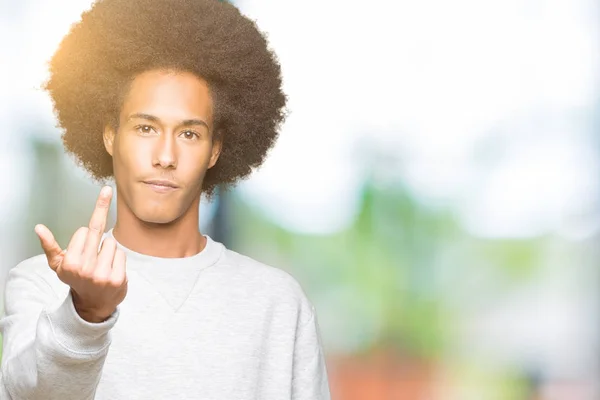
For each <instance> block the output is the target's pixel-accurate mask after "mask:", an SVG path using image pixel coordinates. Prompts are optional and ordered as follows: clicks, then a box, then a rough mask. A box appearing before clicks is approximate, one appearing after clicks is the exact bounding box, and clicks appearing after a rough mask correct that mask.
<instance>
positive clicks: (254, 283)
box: [223, 249, 314, 320]
mask: <svg viewBox="0 0 600 400" xmlns="http://www.w3.org/2000/svg"><path fill="white" fill-rule="evenodd" d="M223 261H224V262H225V265H227V266H229V268H231V272H232V274H231V275H230V278H231V279H234V280H236V281H237V283H238V285H239V287H242V288H244V290H245V291H249V292H250V293H251V294H252V296H253V298H254V299H257V300H258V299H265V300H267V301H268V302H269V303H275V304H277V305H278V306H279V307H283V308H288V307H289V308H292V309H294V310H295V311H296V312H298V313H299V314H300V315H299V318H300V320H308V319H310V318H311V317H312V315H313V312H314V308H313V305H312V303H311V301H310V300H309V298H308V296H307V295H306V292H305V290H304V288H303V287H302V285H301V284H300V282H299V281H298V280H297V279H296V278H295V277H294V276H293V275H292V274H291V273H289V272H287V271H285V270H283V269H281V268H278V267H275V266H271V265H268V264H265V263H263V262H260V261H257V260H255V259H253V258H251V257H248V256H245V255H243V254H240V253H237V252H235V251H233V250H229V249H225V250H224V253H223Z"/></svg>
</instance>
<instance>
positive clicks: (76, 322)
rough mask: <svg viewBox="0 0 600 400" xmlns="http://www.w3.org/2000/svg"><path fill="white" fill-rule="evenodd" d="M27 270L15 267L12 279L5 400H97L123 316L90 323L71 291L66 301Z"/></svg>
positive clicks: (4, 322)
mask: <svg viewBox="0 0 600 400" xmlns="http://www.w3.org/2000/svg"><path fill="white" fill-rule="evenodd" d="M26 267H27V265H20V266H17V267H15V268H13V269H12V270H11V271H10V272H9V274H8V278H7V281H6V290H5V300H4V303H5V307H4V308H5V313H4V316H3V318H2V319H1V320H0V332H1V333H2V336H3V356H2V367H1V372H0V399H2V400H4V399H7V400H25V399H27V400H41V399H44V400H54V399H56V400H75V399H77V400H88V399H93V398H94V394H95V392H96V387H97V385H98V382H99V380H100V376H101V374H102V367H103V365H104V361H105V359H106V355H107V353H108V348H109V345H110V329H111V328H112V327H113V326H114V324H115V322H116V320H117V319H118V314H119V312H118V311H116V312H115V313H114V314H113V315H112V316H111V317H110V318H109V319H108V320H107V321H105V322H103V323H100V324H92V323H88V322H87V321H85V320H83V319H82V318H81V317H79V315H78V314H77V312H76V311H75V307H74V306H73V300H72V297H71V295H70V292H69V294H67V295H66V297H65V298H64V299H62V301H61V298H59V297H58V296H57V294H56V293H55V291H54V290H52V288H51V287H50V285H49V284H48V283H47V282H46V281H45V280H44V279H43V278H42V277H41V276H40V275H39V274H38V273H36V272H35V270H34V269H33V268H26Z"/></svg>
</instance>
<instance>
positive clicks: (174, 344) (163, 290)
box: [0, 0, 329, 400]
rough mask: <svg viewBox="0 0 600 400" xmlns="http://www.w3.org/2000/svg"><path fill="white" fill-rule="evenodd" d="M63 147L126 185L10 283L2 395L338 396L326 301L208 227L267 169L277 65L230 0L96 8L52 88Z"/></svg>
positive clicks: (281, 103)
mask: <svg viewBox="0 0 600 400" xmlns="http://www.w3.org/2000/svg"><path fill="white" fill-rule="evenodd" d="M46 88H47V90H48V91H49V93H50V95H51V97H52V100H53V101H54V106H55V111H56V113H57V116H58V120H59V123H60V125H61V127H62V128H63V130H64V133H63V142H64V144H65V147H66V150H67V151H68V152H69V153H70V154H72V155H74V156H75V157H76V159H77V160H78V161H79V162H80V164H81V165H82V166H83V167H84V168H86V169H87V170H88V171H89V172H90V174H91V175H92V176H93V177H94V178H96V179H97V180H99V181H101V180H104V179H106V178H111V177H114V181H115V184H116V207H117V221H116V224H115V226H114V228H113V229H110V230H108V232H106V233H105V230H106V219H107V213H108V208H109V204H110V202H111V196H112V189H111V187H110V186H106V187H104V188H103V189H102V191H101V193H100V196H99V198H98V201H97V204H96V207H95V209H94V211H93V213H92V216H91V219H90V221H89V226H88V227H85V228H81V229H79V230H77V231H76V232H75V234H74V235H73V237H72V238H71V240H70V242H69V244H68V246H67V247H66V248H65V249H63V248H61V246H60V245H59V244H58V243H57V242H56V240H55V239H54V237H53V235H52V233H51V231H50V230H49V229H48V228H47V227H45V226H43V225H38V226H36V227H35V232H36V233H37V235H38V236H39V238H40V242H41V245H42V248H43V250H44V253H45V254H43V255H40V256H37V257H33V258H31V259H28V260H26V261H24V262H22V263H21V264H19V265H18V266H17V267H16V268H13V269H12V270H11V271H10V273H9V276H8V279H7V286H6V292H5V308H6V310H5V316H4V318H3V319H2V321H1V322H0V330H1V332H2V334H3V338H4V356H3V360H2V379H1V384H0V394H1V396H0V397H1V398H2V399H11V400H17V399H27V400H38V399H40V400H41V399H44V400H50V399H56V400H70V399H73V400H75V399H77V400H82V399H101V400H104V399H124V400H125V399H127V400H133V399H178V400H180V399H207V400H208V399H214V400H230V399H257V400H258V399H261V400H263V399H273V400H275V399H277V400H280V399H329V388H328V380H327V373H326V367H325V361H324V355H323V351H322V345H321V341H320V333H319V328H318V323H317V319H316V315H315V310H314V307H313V306H312V304H311V302H310V301H309V300H308V299H307V298H306V296H305V294H304V293H303V290H302V288H301V287H300V286H299V284H298V283H297V281H296V280H295V279H294V278H292V277H291V276H290V275H289V274H287V273H285V272H284V271H282V270H280V269H276V268H272V267H269V266H266V265H263V264H261V263H259V262H257V261H254V260H252V259H250V258H248V257H244V256H242V255H239V254H237V253H234V252H232V251H230V250H228V249H226V248H225V247H224V246H223V245H222V244H220V243H217V242H215V241H213V240H212V239H211V238H210V237H208V236H205V235H202V234H201V233H200V232H199V225H198V216H199V204H200V196H201V193H206V194H208V195H209V196H210V195H212V194H213V191H214V189H215V187H216V186H217V185H220V184H231V183H233V182H235V181H237V180H238V179H239V178H242V177H245V176H247V175H248V174H249V173H250V171H251V170H252V168H254V167H257V166H258V165H260V164H261V163H262V161H263V159H264V157H265V154H266V152H267V150H268V149H269V148H270V147H271V146H272V144H273V143H274V140H275V138H276V136H277V132H278V128H279V126H280V124H281V122H282V121H283V118H284V107H285V96H284V94H283V93H282V91H281V78H280V67H279V65H278V63H277V61H276V58H275V56H274V55H273V54H272V52H271V51H270V50H269V49H268V47H267V43H266V41H265V39H264V37H263V36H262V35H261V34H260V32H259V31H258V30H257V28H256V26H255V25H254V24H253V23H252V22H251V21H249V20H248V19H246V18H245V17H243V16H242V15H241V14H240V13H239V11H238V10H237V9H236V8H235V7H234V6H232V5H230V4H227V3H222V2H219V1H217V0H100V1H97V2H96V3H95V4H94V5H93V7H92V8H91V10H90V11H88V12H86V13H84V14H83V16H82V20H81V22H79V23H77V24H76V25H74V26H73V27H72V29H71V31H70V32H69V34H68V35H67V36H66V37H65V38H64V40H63V41H62V43H61V45H60V47H59V49H58V50H57V52H56V54H55V55H54V57H53V58H52V60H51V63H50V79H49V81H48V82H47V85H46Z"/></svg>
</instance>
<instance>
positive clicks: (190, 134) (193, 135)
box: [181, 131, 200, 139]
mask: <svg viewBox="0 0 600 400" xmlns="http://www.w3.org/2000/svg"><path fill="white" fill-rule="evenodd" d="M181 136H183V137H184V138H185V139H196V138H199V137H200V135H198V134H197V133H196V132H194V131H183V132H181Z"/></svg>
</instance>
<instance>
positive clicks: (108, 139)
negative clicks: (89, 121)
mask: <svg viewBox="0 0 600 400" xmlns="http://www.w3.org/2000/svg"><path fill="white" fill-rule="evenodd" d="M102 138H103V139H104V148H105V149H106V151H107V152H108V154H110V156H111V157H112V155H113V144H114V142H115V130H114V129H113V128H112V127H111V126H110V125H106V127H105V128H104V133H103V134H102Z"/></svg>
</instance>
